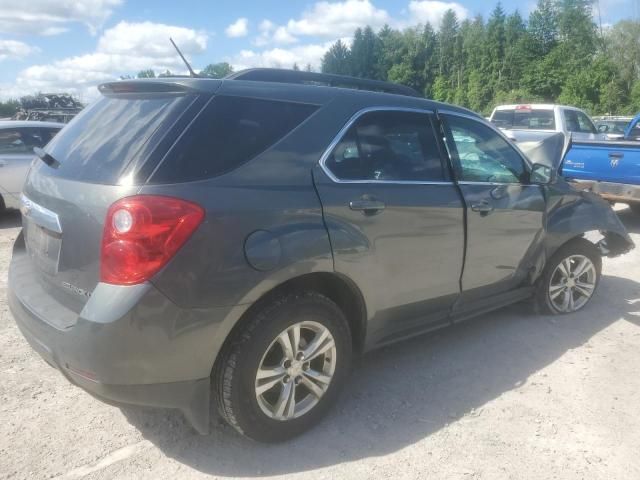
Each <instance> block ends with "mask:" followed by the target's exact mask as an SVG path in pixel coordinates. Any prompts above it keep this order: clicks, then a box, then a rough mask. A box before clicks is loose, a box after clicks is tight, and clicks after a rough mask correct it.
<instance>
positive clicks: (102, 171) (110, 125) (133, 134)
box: [34, 94, 193, 185]
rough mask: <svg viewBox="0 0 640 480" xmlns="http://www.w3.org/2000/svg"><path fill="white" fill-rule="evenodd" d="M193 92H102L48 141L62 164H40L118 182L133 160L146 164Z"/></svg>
mask: <svg viewBox="0 0 640 480" xmlns="http://www.w3.org/2000/svg"><path fill="white" fill-rule="evenodd" d="M192 101H193V97H192V96H175V95H167V94H162V95H159V94H151V95H149V94H146V95H140V94H138V95H135V96H132V95H131V94H129V95H116V96H108V97H107V96H105V97H101V98H100V99H99V100H98V101H96V102H95V103H93V104H92V105H90V106H89V107H87V108H85V109H84V110H83V111H82V112H81V113H80V114H79V115H78V116H76V118H74V119H73V120H72V121H71V123H69V124H68V125H67V126H66V127H65V128H64V130H63V131H61V132H60V134H58V135H56V136H55V137H54V138H53V139H52V140H51V142H49V144H48V145H47V148H46V150H47V152H48V153H49V154H50V155H51V156H52V157H53V158H55V159H56V160H57V161H58V162H59V163H60V165H59V166H58V168H50V167H48V166H46V165H45V164H44V162H36V163H35V167H34V168H37V169H39V170H41V171H42V173H44V174H46V175H50V176H56V177H62V178H66V179H70V180H80V181H84V182H89V183H102V184H112V185H113V184H117V183H119V180H120V178H121V176H122V175H123V174H124V173H125V171H127V167H128V166H129V165H130V163H131V162H135V163H136V164H138V163H139V164H143V163H144V161H145V160H146V159H147V158H148V157H149V155H150V153H151V151H152V150H153V149H154V148H155V147H156V146H157V143H158V142H157V138H158V137H160V136H161V135H163V134H164V133H165V132H166V130H167V129H168V128H169V127H170V126H171V125H172V124H173V122H174V121H175V120H176V118H177V117H178V116H179V115H180V114H181V113H182V112H183V111H184V110H185V108H186V107H187V106H188V105H189V104H190V103H191V102H192Z"/></svg>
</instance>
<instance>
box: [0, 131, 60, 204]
mask: <svg viewBox="0 0 640 480" xmlns="http://www.w3.org/2000/svg"><path fill="white" fill-rule="evenodd" d="M62 127H64V124H62V123H53V122H35V121H20V120H16V121H12V120H9V121H2V122H0V211H2V210H4V209H5V208H19V207H20V192H21V191H22V185H23V184H24V179H25V177H26V176H27V172H28V171H29V166H30V165H31V161H32V160H33V158H34V156H35V154H34V153H33V149H34V147H40V148H42V147H44V146H45V145H46V144H47V143H48V142H49V141H50V140H51V139H52V138H53V137H54V136H55V135H56V134H57V133H58V132H59V131H60V129H61V128H62Z"/></svg>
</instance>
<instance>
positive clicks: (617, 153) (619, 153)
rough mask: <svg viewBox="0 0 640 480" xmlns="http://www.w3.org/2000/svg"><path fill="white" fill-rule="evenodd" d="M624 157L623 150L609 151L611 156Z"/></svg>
mask: <svg viewBox="0 0 640 480" xmlns="http://www.w3.org/2000/svg"><path fill="white" fill-rule="evenodd" d="M622 157H624V153H622V152H611V153H609V158H622Z"/></svg>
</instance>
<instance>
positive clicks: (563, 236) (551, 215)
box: [546, 182, 635, 257]
mask: <svg viewBox="0 0 640 480" xmlns="http://www.w3.org/2000/svg"><path fill="white" fill-rule="evenodd" d="M563 183H564V182H563ZM562 187H565V188H567V189H569V191H564V192H558V193H561V194H560V195H558V196H557V197H556V199H555V200H556V201H555V202H554V201H550V202H549V210H548V212H547V228H546V230H547V251H549V250H555V249H557V248H558V247H559V246H560V245H562V244H563V243H565V242H566V241H568V240H570V239H571V238H574V237H576V236H578V235H583V234H585V233H587V232H591V231H594V230H595V231H599V232H600V233H601V234H602V236H603V238H602V239H601V240H600V241H599V242H598V244H597V245H598V248H599V250H600V253H601V254H602V255H603V256H607V257H616V256H618V255H623V254H625V253H627V252H628V251H629V250H631V249H632V248H634V247H635V245H634V243H633V240H631V237H630V236H629V233H628V232H627V230H626V228H625V227H624V225H623V224H622V222H621V221H620V219H619V218H618V215H616V213H615V212H614V211H613V209H612V208H611V205H609V203H607V202H606V201H604V200H603V199H602V198H600V197H599V196H597V195H595V194H593V193H590V192H578V191H575V190H573V189H572V188H571V187H569V186H568V185H566V184H565V185H563V186H562ZM563 190H564V188H563ZM551 195H552V196H553V193H552V194H551ZM551 200H553V199H551Z"/></svg>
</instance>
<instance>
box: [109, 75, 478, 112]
mask: <svg viewBox="0 0 640 480" xmlns="http://www.w3.org/2000/svg"><path fill="white" fill-rule="evenodd" d="M356 80H357V79H356ZM98 90H99V91H100V92H101V93H102V94H104V95H117V94H118V93H131V92H134V91H140V92H145V91H149V92H154V91H155V92H160V91H165V92H170V91H175V92H179V91H182V92H185V93H187V92H190V91H191V92H202V93H208V94H214V93H220V94H225V95H238V96H240V95H242V96H249V97H251V96H255V97H256V98H270V96H271V97H273V98H274V99H277V100H283V101H286V100H290V101H295V102H301V103H305V102H308V103H314V104H318V105H326V104H328V103H330V102H331V101H333V100H335V99H337V98H340V97H342V98H344V97H349V98H350V99H351V100H354V101H357V103H359V104H361V106H362V108H366V107H368V106H371V107H399V108H416V109H423V110H434V111H435V110H448V111H452V112H458V113H462V114H466V115H470V116H474V117H478V118H482V117H480V116H479V115H478V114H477V113H475V112H472V111H471V110H468V109H466V108H462V107H458V106H455V105H450V104H446V103H441V102H437V101H434V100H428V99H425V98H422V97H417V96H410V95H402V94H397V93H386V92H379V91H370V90H364V89H362V90H358V89H354V88H343V87H339V86H325V85H318V84H301V83H289V82H286V81H282V82H274V81H262V80H242V79H234V78H228V79H212V78H198V77H196V78H191V77H162V78H153V79H131V80H120V81H116V82H109V83H104V84H102V85H100V86H99V87H98Z"/></svg>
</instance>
